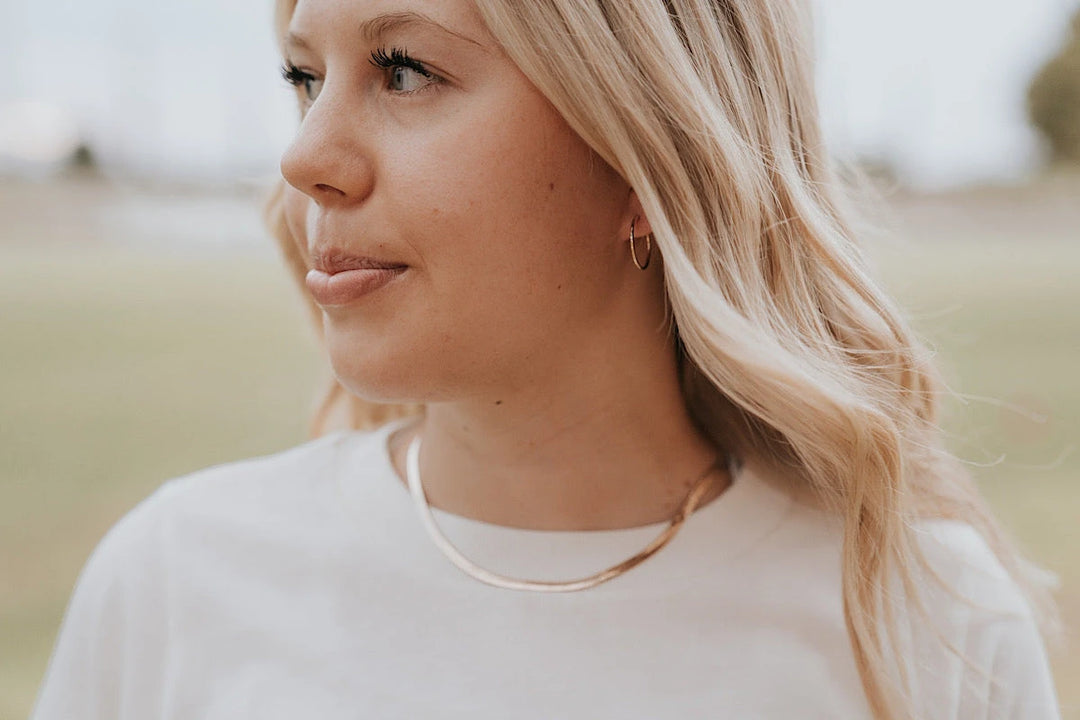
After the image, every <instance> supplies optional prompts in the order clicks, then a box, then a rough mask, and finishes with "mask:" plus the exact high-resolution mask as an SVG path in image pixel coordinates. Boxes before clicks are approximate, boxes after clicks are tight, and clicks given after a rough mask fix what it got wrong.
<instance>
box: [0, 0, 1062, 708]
mask: <svg viewBox="0 0 1080 720" xmlns="http://www.w3.org/2000/svg"><path fill="white" fill-rule="evenodd" d="M271 6H272V3H271V2H270V1H269V0H231V1H230V2H228V3H220V2H212V1H211V0H189V1H188V2H186V3H181V4H154V3H146V2H136V1H135V0H102V1H100V2H97V3H92V4H87V3H76V2H70V1H69V2H61V1H60V0H42V1H40V2H36V3H15V2H14V1H13V0H3V2H2V3H0V64H2V66H3V67H7V68H9V72H8V74H7V76H6V77H5V79H4V82H3V83H0V369H2V371H0V720H13V719H15V718H22V717H26V715H27V714H28V713H29V710H30V707H31V704H32V702H33V698H34V694H35V692H36V690H37V686H38V683H39V682H40V680H41V677H42V674H43V672H44V670H45V666H46V663H47V660H48V657H49V654H50V652H51V649H52V643H53V641H54V639H55V635H56V631H57V629H58V627H59V622H60V619H61V617H62V614H63V611H64V608H65V606H66V603H67V600H68V598H69V596H70V592H71V589H72V586H73V584H74V582H75V579H76V577H77V574H78V571H79V569H80V568H81V567H82V565H83V563H84V562H85V561H86V558H87V556H88V555H89V553H90V551H91V550H92V549H93V547H94V546H95V544H96V543H97V542H98V541H99V540H100V538H101V537H102V535H103V534H104V533H105V531H106V530H107V529H108V528H109V527H110V526H111V525H112V524H113V523H114V522H116V520H117V519H118V518H119V517H120V516H121V515H122V514H123V513H125V512H126V511H127V510H128V509H130V508H131V507H132V506H134V505H135V504H136V503H137V502H138V501H139V500H141V499H143V498H144V497H146V496H147V495H148V494H150V492H152V491H153V490H154V489H155V488H156V487H157V486H158V485H160V484H161V483H162V482H164V481H165V480H167V479H169V478H171V477H174V476H176V475H179V474H183V473H186V472H189V471H192V470H195V469H198V468H202V467H205V466H207V465H211V464H215V463H221V462H227V461H231V460H236V459H239V458H242V457H248V456H252V455H259V454H265V453H270V452H274V451H277V450H281V449H283V448H286V447H289V446H291V445H295V444H297V443H299V442H301V441H303V440H304V439H305V437H306V419H307V417H308V415H309V413H310V412H311V410H312V407H313V401H314V398H315V396H316V394H317V393H318V392H319V391H320V390H321V389H322V387H323V384H324V383H325V382H326V381H327V380H328V378H329V371H328V369H327V368H326V366H325V363H324V362H323V359H322V358H321V356H320V354H319V352H318V350H317V348H316V345H315V342H314V334H313V333H312V331H311V329H310V327H309V325H308V323H307V317H306V315H305V311H304V309H303V307H302V306H301V305H300V302H299V299H300V295H299V292H298V291H297V289H296V288H294V287H293V285H292V284H291V283H290V280H289V278H288V277H287V276H286V274H285V272H284V270H283V268H282V266H281V263H280V262H279V258H278V255H277V251H276V249H275V248H274V245H273V242H272V240H271V239H270V238H269V236H268V235H267V233H266V232H265V231H264V229H263V228H262V225H261V222H260V206H261V203H262V198H263V196H264V194H265V193H266V191H267V189H268V188H269V187H270V185H271V183H272V182H273V180H274V178H275V177H276V176H277V159H278V156H279V155H280V153H281V151H282V149H283V148H284V147H285V146H286V145H287V143H288V142H289V139H290V137H291V135H292V133H293V132H294V131H295V123H296V110H295V106H294V103H295V101H294V99H293V96H292V94H291V89H290V88H288V87H287V86H286V84H285V83H284V82H283V81H282V80H281V78H280V76H279V73H278V67H279V65H280V58H278V56H277V54H276V50H275V48H274V44H273V41H272V33H271ZM815 7H816V11H817V18H818V26H817V35H816V38H815V42H816V46H817V51H818V56H819V64H818V86H819V93H820V101H821V115H822V122H823V124H824V127H825V130H826V134H827V138H828V141H829V143H830V145H831V148H832V151H833V152H834V154H836V155H837V156H839V157H841V158H842V159H844V160H846V161H848V162H851V163H856V164H858V165H859V166H861V167H863V168H864V169H866V170H867V171H868V172H869V174H870V175H871V177H873V178H874V181H875V183H876V186H877V188H878V191H879V192H880V193H881V195H882V196H883V197H884V199H885V204H884V206H883V207H880V208H877V209H876V210H875V212H876V213H878V219H879V220H880V227H881V230H880V231H878V232H875V233H874V234H873V235H872V236H868V237H867V239H866V246H867V248H868V252H869V253H870V255H871V257H872V259H873V260H874V262H875V263H876V265H877V267H878V269H879V272H880V275H881V277H882V279H883V281H884V282H885V283H886V285H887V286H888V287H889V289H890V290H891V291H892V292H893V293H894V294H895V295H896V296H897V297H898V298H899V299H900V300H901V302H902V303H903V304H904V305H905V306H906V307H907V308H908V309H909V312H910V316H911V318H912V319H913V321H914V322H915V324H916V326H917V328H918V329H919V331H920V332H921V333H922V335H923V336H924V338H925V339H926V340H927V341H928V342H930V343H931V345H933V347H934V348H935V349H936V350H937V351H938V358H939V360H940V362H941V363H942V365H943V367H944V368H945V369H946V373H947V377H948V379H949V382H950V385H951V388H952V389H953V390H954V391H956V392H957V393H958V394H959V396H958V397H956V398H950V399H949V400H948V402H947V415H946V418H945V422H946V426H947V429H948V431H949V437H950V443H951V446H952V448H953V450H954V451H956V452H957V453H958V454H960V456H961V457H963V458H965V459H966V460H967V461H968V462H969V463H970V464H971V469H972V471H973V472H974V473H975V475H976V477H978V479H979V482H980V484H981V486H982V487H983V489H984V491H985V493H986V494H987V496H988V497H989V498H990V501H991V502H992V504H993V505H994V507H995V509H996V510H997V511H998V513H999V516H1000V518H1001V519H1002V521H1003V523H1004V524H1005V525H1006V527H1007V528H1008V529H1010V530H1011V531H1012V533H1013V535H1014V536H1015V537H1016V538H1017V540H1018V541H1019V542H1020V544H1021V546H1022V547H1023V548H1025V549H1026V550H1027V551H1028V553H1029V554H1030V555H1031V557H1033V558H1034V559H1035V560H1036V561H1038V562H1040V563H1042V564H1043V565H1044V566H1046V567H1047V568H1049V569H1051V570H1053V571H1054V572H1056V573H1057V574H1058V575H1059V576H1060V577H1061V581H1062V584H1061V591H1060V594H1059V598H1060V602H1061V605H1062V609H1063V613H1064V618H1065V620H1066V623H1067V624H1068V625H1069V627H1070V631H1069V644H1068V645H1067V647H1066V648H1064V649H1062V650H1060V651H1057V652H1055V653H1054V654H1053V655H1052V661H1053V663H1054V669H1055V675H1056V678H1057V685H1058V692H1059V694H1060V697H1061V701H1062V703H1063V706H1064V716H1065V717H1066V718H1074V719H1078V718H1080V647H1078V634H1080V485H1078V483H1077V479H1078V477H1080V451H1078V448H1077V443H1078V438H1080V373H1078V372H1077V370H1078V369H1080V3H1078V2H1077V0H1028V1H1027V2H1025V3H1016V2H1006V0H909V1H908V2H906V3H880V2H866V1H865V0H818V1H817V2H815Z"/></svg>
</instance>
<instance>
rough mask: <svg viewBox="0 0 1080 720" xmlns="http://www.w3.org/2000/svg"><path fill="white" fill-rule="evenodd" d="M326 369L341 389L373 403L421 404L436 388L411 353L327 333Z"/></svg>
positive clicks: (423, 367) (434, 383)
mask: <svg viewBox="0 0 1080 720" xmlns="http://www.w3.org/2000/svg"><path fill="white" fill-rule="evenodd" d="M326 345H327V350H328V352H329V355H330V366H331V368H332V369H333V371H334V376H335V377H336V378H337V380H338V382H339V383H341V385H342V387H344V388H345V389H346V390H348V391H349V393H351V394H352V395H355V396H356V397H358V398H360V399H361V400H366V401H368V402H375V403H423V402H428V401H429V400H430V399H431V397H430V395H431V392H430V390H431V388H433V387H438V378H434V377H432V376H431V375H432V373H431V372H430V371H431V368H430V367H425V366H424V363H422V362H418V361H417V357H418V356H417V355H416V354H415V353H410V352H403V351H395V350H394V348H393V347H392V346H391V345H389V344H387V343H372V342H370V341H367V342H363V343H360V342H357V341H356V340H354V339H348V338H344V337H341V336H338V335H335V334H334V333H331V332H328V333H327V335H326Z"/></svg>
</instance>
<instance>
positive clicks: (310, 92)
mask: <svg viewBox="0 0 1080 720" xmlns="http://www.w3.org/2000/svg"><path fill="white" fill-rule="evenodd" d="M281 77H282V78H284V79H285V82H287V83H289V84H290V85H292V86H293V87H303V88H304V96H305V99H306V100H307V102H309V103H312V102H315V99H316V98H317V97H319V92H320V91H321V90H322V82H323V81H322V80H319V79H318V78H316V77H315V76H314V75H312V74H311V73H307V72H304V71H303V70H301V69H300V68H298V67H296V66H295V65H293V64H292V63H291V62H289V61H287V60H286V61H285V64H284V65H282V66H281Z"/></svg>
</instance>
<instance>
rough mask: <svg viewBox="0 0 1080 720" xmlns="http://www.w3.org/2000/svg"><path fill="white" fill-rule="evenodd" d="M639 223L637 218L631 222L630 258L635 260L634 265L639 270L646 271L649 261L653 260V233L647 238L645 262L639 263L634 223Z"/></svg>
mask: <svg viewBox="0 0 1080 720" xmlns="http://www.w3.org/2000/svg"><path fill="white" fill-rule="evenodd" d="M636 222H637V216H636V215H635V216H634V219H633V220H631V221H630V257H631V258H632V259H633V260H634V265H636V266H637V269H638V270H644V269H645V268H647V267H649V261H650V260H652V233H649V234H648V235H646V236H645V262H644V263H642V262H638V258H637V238H636V237H634V223H636Z"/></svg>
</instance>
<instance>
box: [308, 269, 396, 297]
mask: <svg viewBox="0 0 1080 720" xmlns="http://www.w3.org/2000/svg"><path fill="white" fill-rule="evenodd" d="M406 269H407V268H406V267H405V266H404V265H400V266H397V267H371V268H357V269H355V270H342V271H340V272H336V273H333V274H331V273H328V272H324V271H322V270H319V269H314V270H309V271H308V274H307V276H306V277H305V278H304V282H305V284H306V285H307V288H308V292H310V293H311V296H312V297H313V298H314V299H315V302H317V303H318V304H319V305H321V306H323V307H329V306H335V305H348V304H349V303H352V302H355V301H357V300H359V299H360V298H362V297H365V296H367V295H370V294H371V293H373V292H375V291H376V290H378V289H379V288H382V287H384V286H386V285H387V284H389V283H390V282H391V281H393V280H395V279H397V278H398V277H400V276H401V275H402V274H403V273H404V272H405V270H406Z"/></svg>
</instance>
